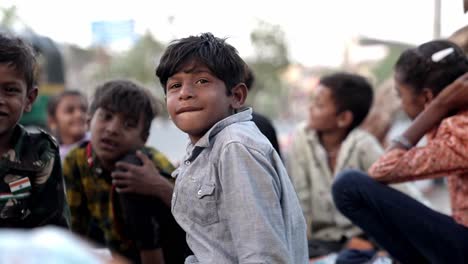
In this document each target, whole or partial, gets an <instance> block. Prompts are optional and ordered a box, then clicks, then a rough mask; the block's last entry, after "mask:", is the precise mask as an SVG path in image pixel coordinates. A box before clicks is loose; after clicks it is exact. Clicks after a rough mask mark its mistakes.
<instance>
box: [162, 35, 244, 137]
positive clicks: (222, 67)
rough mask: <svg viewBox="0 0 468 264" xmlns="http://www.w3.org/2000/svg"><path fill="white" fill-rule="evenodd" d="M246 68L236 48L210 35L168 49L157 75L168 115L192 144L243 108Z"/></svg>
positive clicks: (192, 37) (173, 45) (188, 40)
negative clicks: (164, 94)
mask: <svg viewBox="0 0 468 264" xmlns="http://www.w3.org/2000/svg"><path fill="white" fill-rule="evenodd" d="M244 65H245V63H244V61H243V60H242V59H241V58H240V56H239V55H238V54H237V51H236V49H235V48H234V47H232V46H231V45H229V44H227V43H226V42H225V40H224V39H220V38H217V37H214V36H213V35H212V34H210V33H205V34H202V35H200V36H190V37H188V38H183V39H179V40H176V41H174V42H172V43H171V44H170V45H169V47H168V48H167V49H166V51H165V52H164V54H163V56H162V57H161V61H160V64H159V66H158V68H157V69H156V75H157V76H158V77H159V80H160V82H161V84H162V86H163V89H164V92H165V93H166V102H167V109H168V112H169V115H170V116H171V118H172V120H173V121H174V123H175V124H176V126H177V127H178V128H179V129H181V130H182V131H184V132H186V133H188V134H189V136H190V138H191V140H192V142H194V141H197V140H198V139H199V138H200V137H201V136H203V135H204V134H205V133H206V132H207V131H208V130H209V129H210V128H211V127H212V126H213V125H214V124H215V123H216V122H218V121H220V120H221V119H224V118H225V117H227V116H229V115H231V114H232V113H234V112H236V110H237V109H239V108H241V107H242V106H243V104H244V102H245V98H246V96H247V88H246V87H245V84H244V83H243V81H244Z"/></svg>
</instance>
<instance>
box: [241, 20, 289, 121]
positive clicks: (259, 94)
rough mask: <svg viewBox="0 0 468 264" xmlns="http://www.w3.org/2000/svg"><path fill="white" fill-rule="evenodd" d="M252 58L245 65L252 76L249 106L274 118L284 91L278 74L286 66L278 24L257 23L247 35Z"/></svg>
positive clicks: (285, 55) (283, 37)
mask: <svg viewBox="0 0 468 264" xmlns="http://www.w3.org/2000/svg"><path fill="white" fill-rule="evenodd" d="M250 39H251V42H252V45H253V48H254V52H255V55H254V56H253V58H251V59H250V60H247V64H248V65H249V67H250V68H251V69H252V71H253V73H254V75H255V83H254V87H252V88H253V89H251V91H250V92H249V97H248V103H249V104H251V105H254V107H255V108H256V109H257V110H258V111H259V112H262V113H264V114H266V115H267V116H270V117H275V116H277V115H278V114H279V113H280V111H281V109H280V108H279V107H278V106H279V105H284V103H285V102H284V100H285V98H286V89H285V86H284V84H283V83H282V81H281V78H280V75H281V73H282V71H283V70H284V69H286V67H287V66H288V65H289V56H288V47H287V44H286V41H285V35H284V32H283V30H282V29H281V27H280V26H278V25H272V24H269V23H266V22H264V21H259V23H258V25H257V27H256V28H255V29H254V30H253V31H252V33H251V34H250Z"/></svg>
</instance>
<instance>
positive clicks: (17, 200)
mask: <svg viewBox="0 0 468 264" xmlns="http://www.w3.org/2000/svg"><path fill="white" fill-rule="evenodd" d="M13 142H14V144H13V146H14V147H13V148H12V149H10V150H8V151H7V152H6V153H4V154H3V155H2V156H1V157H0V227H19V228H32V227H38V226H43V225H49V224H52V225H58V226H62V227H67V228H68V226H69V223H68V219H67V213H68V206H67V203H66V199H65V190H64V189H65V188H64V181H63V176H62V170H61V165H60V156H59V153H58V145H57V143H56V142H55V140H54V139H53V138H52V137H51V136H50V135H49V134H47V133H46V132H44V131H42V130H37V131H35V132H28V131H26V130H25V129H24V128H23V127H22V126H20V125H17V127H16V128H15V131H14V133H13Z"/></svg>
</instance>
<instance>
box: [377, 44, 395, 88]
mask: <svg viewBox="0 0 468 264" xmlns="http://www.w3.org/2000/svg"><path fill="white" fill-rule="evenodd" d="M388 49H389V52H388V55H387V56H386V57H385V58H384V59H382V60H381V61H379V63H377V65H376V66H375V67H373V68H372V73H373V75H374V76H375V78H376V84H377V86H378V85H380V84H381V83H383V82H384V81H385V80H387V79H388V78H391V77H392V74H393V66H394V65H395V63H396V61H397V59H398V57H399V56H400V54H401V52H402V51H403V48H401V47H392V46H389V47H388Z"/></svg>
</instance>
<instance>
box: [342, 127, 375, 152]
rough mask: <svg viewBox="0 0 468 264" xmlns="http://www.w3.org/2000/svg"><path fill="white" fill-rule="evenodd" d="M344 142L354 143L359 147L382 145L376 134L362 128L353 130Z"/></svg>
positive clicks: (347, 143)
mask: <svg viewBox="0 0 468 264" xmlns="http://www.w3.org/2000/svg"><path fill="white" fill-rule="evenodd" d="M342 144H343V145H352V146H354V147H357V148H368V147H370V146H372V145H375V146H379V147H381V145H380V143H379V141H378V140H377V138H376V137H375V136H374V135H372V134H371V133H370V132H368V131H366V130H364V129H361V128H355V129H353V130H351V132H350V133H349V135H348V136H347V137H346V139H345V140H344V142H343V143H342Z"/></svg>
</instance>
